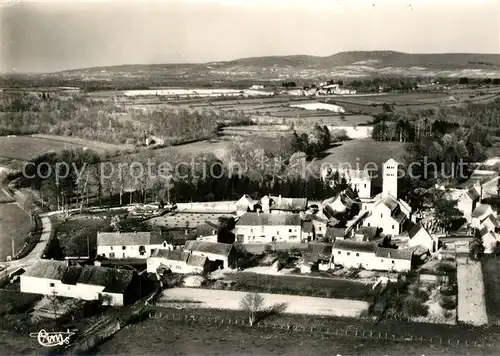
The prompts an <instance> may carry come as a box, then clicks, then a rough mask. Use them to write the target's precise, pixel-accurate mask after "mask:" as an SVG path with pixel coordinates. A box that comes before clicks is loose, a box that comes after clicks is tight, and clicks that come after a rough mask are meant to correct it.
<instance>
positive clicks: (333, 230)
mask: <svg viewBox="0 0 500 356" xmlns="http://www.w3.org/2000/svg"><path fill="white" fill-rule="evenodd" d="M345 233H346V228H343V227H332V226H327V228H326V232H325V237H328V238H333V237H342V238H343V237H345Z"/></svg>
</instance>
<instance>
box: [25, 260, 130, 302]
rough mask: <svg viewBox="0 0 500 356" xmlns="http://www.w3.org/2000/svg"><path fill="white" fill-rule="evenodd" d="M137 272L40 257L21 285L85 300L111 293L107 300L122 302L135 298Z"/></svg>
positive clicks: (28, 291) (26, 291)
mask: <svg viewBox="0 0 500 356" xmlns="http://www.w3.org/2000/svg"><path fill="white" fill-rule="evenodd" d="M134 276H135V272H134V271H130V270H124V269H117V268H107V267H98V266H84V267H81V266H69V265H68V263H67V262H61V261H52V260H38V261H37V262H36V263H35V264H34V265H32V266H31V267H30V268H28V270H27V271H26V273H24V274H23V275H21V276H20V288H21V292H23V293H35V294H43V295H56V296H60V297H66V298H78V299H82V300H99V299H102V298H103V297H107V298H109V300H108V301H105V303H107V304H110V305H115V306H122V305H125V304H127V303H128V302H129V301H131V299H130V298H131V294H132V292H133V290H132V281H133V278H134Z"/></svg>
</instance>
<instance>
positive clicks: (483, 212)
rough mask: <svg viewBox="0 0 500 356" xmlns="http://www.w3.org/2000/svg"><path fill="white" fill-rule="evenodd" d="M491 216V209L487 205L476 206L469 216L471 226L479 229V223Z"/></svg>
mask: <svg viewBox="0 0 500 356" xmlns="http://www.w3.org/2000/svg"><path fill="white" fill-rule="evenodd" d="M490 215H493V209H492V208H491V205H489V204H477V205H476V207H475V208H474V210H473V211H472V214H471V218H472V219H471V226H472V227H474V228H479V227H480V225H481V221H483V220H485V219H486V218H487V217H488V216H490Z"/></svg>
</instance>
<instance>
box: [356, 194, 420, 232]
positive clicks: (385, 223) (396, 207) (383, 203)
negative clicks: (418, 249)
mask: <svg viewBox="0 0 500 356" xmlns="http://www.w3.org/2000/svg"><path fill="white" fill-rule="evenodd" d="M410 211H411V208H410V207H409V206H408V204H406V203H404V202H403V201H401V200H399V199H395V198H394V197H393V196H392V195H386V196H385V197H383V198H382V199H381V200H379V201H378V202H377V203H375V205H374V206H373V207H372V208H371V210H370V212H369V214H368V216H367V218H366V219H365V220H364V221H363V225H364V226H375V227H379V228H381V229H382V232H383V233H384V234H386V235H392V236H396V235H399V234H401V233H402V232H403V230H404V226H405V222H406V221H407V219H408V218H409V216H410Z"/></svg>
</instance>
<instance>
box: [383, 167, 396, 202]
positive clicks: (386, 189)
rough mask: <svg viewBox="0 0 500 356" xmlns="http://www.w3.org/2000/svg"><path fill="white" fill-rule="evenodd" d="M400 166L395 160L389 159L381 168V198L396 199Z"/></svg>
mask: <svg viewBox="0 0 500 356" xmlns="http://www.w3.org/2000/svg"><path fill="white" fill-rule="evenodd" d="M399 166H400V164H399V162H397V161H396V160H395V159H393V158H390V159H389V160H388V161H387V162H385V163H384V166H383V173H382V176H383V180H382V196H384V197H386V196H388V195H391V196H392V197H394V198H396V199H397V198H398V194H399V191H398V184H399V183H398V182H399V179H398V168H399Z"/></svg>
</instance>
